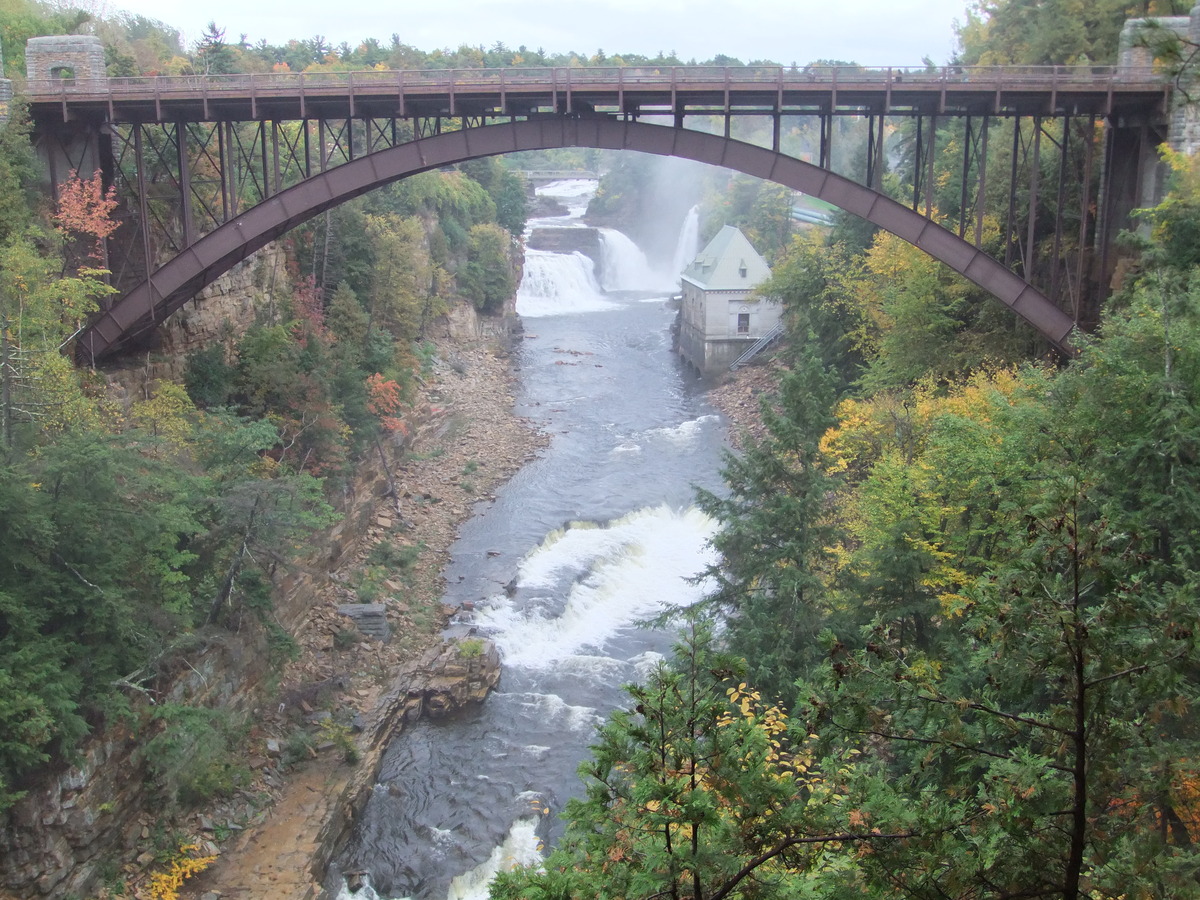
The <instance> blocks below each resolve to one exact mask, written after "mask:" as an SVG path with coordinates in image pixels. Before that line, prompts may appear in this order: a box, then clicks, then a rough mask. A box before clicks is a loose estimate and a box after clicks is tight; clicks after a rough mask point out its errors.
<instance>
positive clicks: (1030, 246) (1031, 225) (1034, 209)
mask: <svg viewBox="0 0 1200 900" xmlns="http://www.w3.org/2000/svg"><path fill="white" fill-rule="evenodd" d="M1041 179H1042V117H1041V116H1035V117H1034V119H1033V162H1032V163H1030V166H1029V221H1028V222H1027V223H1026V227H1025V235H1026V237H1025V280H1026V281H1028V282H1032V281H1033V264H1034V262H1035V260H1036V247H1035V246H1034V237H1035V236H1036V234H1037V214H1038V191H1039V190H1040V189H1041Z"/></svg>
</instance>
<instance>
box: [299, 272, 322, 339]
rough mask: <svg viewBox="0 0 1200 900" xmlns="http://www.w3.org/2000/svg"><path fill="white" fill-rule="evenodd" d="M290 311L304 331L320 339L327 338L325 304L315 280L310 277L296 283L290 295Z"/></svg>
mask: <svg viewBox="0 0 1200 900" xmlns="http://www.w3.org/2000/svg"><path fill="white" fill-rule="evenodd" d="M292 309H293V310H294V311H295V313H296V318H297V319H299V320H300V322H301V323H302V325H303V326H304V331H306V332H307V333H309V334H315V335H317V336H318V337H320V338H325V337H326V336H327V331H326V328H325V304H324V302H323V299H322V297H321V289H320V288H318V287H317V280H316V279H315V278H313V277H312V276H311V275H310V276H308V277H306V278H301V279H300V280H299V281H297V282H296V290H295V291H294V292H293V294H292Z"/></svg>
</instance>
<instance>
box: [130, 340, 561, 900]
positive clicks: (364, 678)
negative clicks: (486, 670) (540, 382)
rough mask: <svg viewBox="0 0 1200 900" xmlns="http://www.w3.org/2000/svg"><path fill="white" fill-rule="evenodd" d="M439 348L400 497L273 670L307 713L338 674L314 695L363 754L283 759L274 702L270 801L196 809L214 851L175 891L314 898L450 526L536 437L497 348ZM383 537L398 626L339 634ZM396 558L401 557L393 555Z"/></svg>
mask: <svg viewBox="0 0 1200 900" xmlns="http://www.w3.org/2000/svg"><path fill="white" fill-rule="evenodd" d="M443 353H444V356H443V359H442V361H441V363H440V364H439V365H438V366H436V367H435V371H434V372H433V373H432V374H431V375H430V376H429V377H428V378H426V387H425V389H424V391H423V397H422V401H421V402H422V404H424V406H425V409H424V410H423V411H424V414H425V415H424V416H423V418H424V421H425V424H424V425H423V426H422V433H421V435H419V437H418V440H417V441H416V444H415V446H414V447H413V451H412V452H410V453H409V454H408V455H407V456H406V458H405V459H404V460H402V461H401V462H400V464H399V465H397V466H396V468H395V469H394V471H393V475H394V479H395V482H396V487H397V493H398V500H399V503H398V504H397V503H396V501H394V500H391V499H389V500H386V501H381V502H380V504H379V505H378V507H377V509H376V513H375V516H374V521H373V524H372V525H371V526H370V528H369V530H368V532H367V534H366V535H365V536H364V538H363V539H362V541H361V545H360V547H359V551H358V553H357V554H356V555H355V559H354V561H353V562H352V563H350V564H349V565H347V566H346V567H345V568H344V569H343V570H342V571H341V572H338V573H334V576H333V579H334V580H333V581H332V582H331V584H330V585H329V587H328V588H327V589H326V590H325V591H323V593H322V600H321V602H320V604H319V605H318V606H317V607H315V608H314V609H313V610H312V611H311V612H310V615H309V618H308V621H307V623H306V627H305V628H304V630H303V631H302V633H301V634H299V635H297V636H296V639H297V642H298V644H299V646H300V648H301V655H300V657H299V659H297V660H296V661H295V662H294V663H292V664H290V665H289V666H288V667H287V669H286V670H285V671H284V673H283V677H282V682H281V684H282V687H281V689H280V695H281V696H283V697H285V698H290V701H291V703H292V704H293V706H298V707H299V709H300V711H301V712H302V713H303V711H304V710H308V713H309V714H310V715H313V714H315V715H319V714H320V713H319V712H316V713H314V709H316V708H317V706H318V698H317V695H315V694H313V692H312V686H314V685H318V686H328V685H331V684H332V685H335V686H336V692H335V696H334V698H333V699H332V700H331V699H330V698H329V696H325V697H323V698H321V700H320V704H321V705H323V706H325V707H328V706H330V705H331V704H336V706H337V708H338V715H339V717H344V716H345V715H347V714H352V713H354V712H357V713H358V714H359V715H360V716H361V717H362V718H363V719H364V720H367V721H368V724H367V725H366V727H365V729H364V730H363V732H362V734H361V735H360V736H359V738H358V744H359V747H358V750H357V752H358V753H359V754H360V756H361V759H360V761H359V762H358V763H357V764H356V765H351V764H348V763H346V762H344V761H343V759H342V755H341V751H342V750H343V749H344V748H342V747H338V746H330V743H331V742H329V741H326V742H325V744H326V746H324V747H321V748H309V749H308V755H309V756H310V757H312V758H310V759H308V760H306V761H302V762H300V763H299V764H294V765H292V766H284V765H282V764H281V761H280V759H279V757H280V756H281V755H283V754H285V751H286V747H285V745H286V744H287V740H288V739H287V729H288V727H289V719H288V718H287V715H286V713H287V712H288V710H287V709H285V706H286V704H285V703H281V704H280V708H279V711H278V713H275V712H274V711H273V713H272V715H271V716H268V717H267V718H266V719H265V720H264V721H262V722H259V723H257V725H256V731H257V743H258V744H259V745H260V747H261V749H262V756H260V757H256V758H255V759H252V760H251V761H250V763H251V766H252V767H254V768H255V769H256V771H257V772H258V777H257V779H256V784H255V786H254V789H253V790H251V791H245V792H242V794H243V795H245V796H246V797H251V796H253V797H258V798H260V800H261V798H264V797H269V801H268V802H267V803H265V804H262V803H259V804H254V805H250V806H248V805H247V803H246V802H245V800H244V799H243V801H241V805H238V801H237V800H236V799H235V801H234V802H233V803H232V804H227V805H226V807H222V808H217V809H214V810H209V811H206V813H205V814H203V815H199V814H198V815H197V816H195V817H194V819H193V824H194V825H195V826H196V829H195V830H196V831H197V833H199V835H200V836H201V838H202V839H203V840H204V841H207V843H202V846H203V847H206V848H207V849H209V850H211V849H218V850H219V857H218V859H217V861H216V862H215V863H214V864H213V865H212V866H211V867H210V868H209V869H208V870H207V871H206V872H204V873H202V874H201V875H199V876H197V877H195V878H194V879H192V880H191V881H189V882H188V883H187V885H186V886H185V887H184V889H183V890H182V891H181V892H180V896H181V897H184V898H202V900H216V898H221V900H234V898H245V900H250V898H254V900H292V898H295V900H299V898H309V897H315V896H317V894H318V893H319V891H320V885H319V884H317V883H316V882H315V881H314V877H313V872H314V868H316V869H323V868H324V861H323V853H324V852H326V850H327V845H328V843H329V842H330V841H329V838H328V835H329V833H330V831H331V830H336V827H337V823H339V822H340V821H342V817H344V816H346V815H348V810H347V809H345V808H344V805H345V804H346V802H347V801H346V800H345V799H344V798H346V797H348V796H353V795H354V794H355V793H356V791H357V789H358V787H360V786H361V785H362V784H364V783H365V784H367V785H369V783H370V782H371V781H373V773H374V767H375V765H376V763H377V761H378V756H379V755H380V754H381V753H382V750H383V748H382V746H369V744H370V742H371V740H372V736H373V735H375V736H377V735H378V734H379V732H378V731H377V729H376V727H375V726H376V725H377V724H378V722H375V721H371V720H372V717H374V719H379V718H380V717H382V716H383V715H384V713H383V712H382V711H381V709H380V703H381V701H382V700H383V699H384V698H385V694H387V693H388V689H389V688H391V687H392V686H393V682H394V681H395V679H396V673H397V672H398V671H402V670H404V669H405V668H406V667H411V666H412V665H413V664H414V660H416V659H418V658H419V657H420V656H422V654H423V653H424V651H426V650H427V649H428V648H429V647H431V646H434V645H438V644H440V643H441V637H440V633H441V629H442V627H443V625H444V623H445V618H446V615H447V613H448V612H449V611H448V610H445V609H443V608H442V606H441V603H440V598H441V595H442V588H443V583H442V578H441V573H442V571H443V569H444V567H445V564H446V562H447V561H448V559H449V554H448V550H449V547H450V545H451V544H452V542H453V541H454V539H455V536H456V534H457V531H458V527H459V525H461V524H462V522H464V521H465V520H466V519H467V518H469V517H470V516H471V514H472V512H473V508H474V506H475V504H476V503H477V502H479V501H481V500H487V499H490V498H492V497H493V495H492V493H491V492H492V491H494V490H495V489H496V487H498V486H499V485H500V484H501V483H502V482H504V481H505V480H507V479H508V478H509V477H510V476H511V475H512V474H513V473H514V472H515V471H517V469H519V468H520V467H521V466H522V465H523V464H524V463H525V461H527V460H528V459H529V458H530V456H532V455H533V453H534V452H535V451H536V449H537V448H538V447H539V446H540V445H541V444H542V439H541V436H540V435H538V434H537V433H536V432H535V431H534V429H533V428H532V426H531V425H530V424H529V423H527V422H525V421H524V420H521V419H519V418H517V417H516V416H515V415H514V414H513V411H512V410H513V402H514V399H513V396H512V390H513V382H514V379H513V376H512V373H511V370H510V363H509V360H508V359H507V358H506V356H505V355H504V354H502V353H500V352H498V351H496V350H494V349H489V348H486V347H483V346H478V347H472V348H468V349H463V348H461V347H457V346H452V347H450V348H445V349H444V350H443ZM383 543H387V544H391V545H392V547H394V548H395V550H396V552H397V553H399V554H400V556H402V557H403V558H404V559H406V560H409V561H408V562H407V563H406V564H405V565H404V567H403V570H402V572H401V573H400V574H399V575H397V577H396V578H395V579H392V578H388V579H386V580H385V581H384V582H383V584H382V585H375V586H374V587H376V588H380V589H381V590H382V591H384V592H387V593H391V594H399V595H400V596H401V597H402V598H403V599H398V598H395V597H388V598H386V599H385V600H384V602H385V603H386V605H387V619H388V622H389V624H390V625H391V627H392V631H393V635H394V637H393V639H392V640H391V641H390V642H388V643H387V644H381V643H379V642H376V641H366V640H361V641H355V642H353V643H350V642H349V641H348V640H347V639H346V637H345V635H346V634H347V620H346V618H345V617H343V616H341V615H339V614H338V612H337V606H338V605H339V604H341V603H345V602H347V601H348V600H352V599H354V595H355V588H356V587H357V589H358V591H359V592H363V591H365V590H366V589H367V587H369V586H371V585H369V584H365V583H364V580H363V578H362V575H361V573H362V570H363V568H364V566H367V565H369V564H370V563H371V561H372V559H378V558H379V556H380V553H379V551H378V549H377V548H378V546H379V545H380V544H383ZM373 550H374V551H375V553H374V555H372V551H373ZM392 558H393V559H395V558H400V557H397V556H395V555H394V554H393V556H392ZM358 599H362V598H361V597H359V598H358ZM343 644H345V645H346V646H342V645H343ZM291 721H293V722H294V718H293V719H292V720H291ZM268 741H272V742H274V743H268ZM364 744H366V745H368V746H364ZM247 814H248V815H247ZM239 818H241V819H244V820H245V821H244V822H239V821H238V819H239ZM225 834H230V836H229V837H227V838H226V840H225V841H224V843H223V844H222V845H220V846H219V847H217V846H216V843H217V842H216V841H215V838H216V837H217V836H218V835H222V836H223V835H225ZM145 896H149V895H148V894H145Z"/></svg>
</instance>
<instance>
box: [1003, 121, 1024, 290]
mask: <svg viewBox="0 0 1200 900" xmlns="http://www.w3.org/2000/svg"><path fill="white" fill-rule="evenodd" d="M1012 122H1013V142H1012V168H1011V171H1010V172H1009V175H1008V219H1007V221H1006V222H1005V225H1004V265H1006V266H1011V265H1012V251H1013V246H1012V245H1013V229H1014V228H1015V226H1016V217H1017V161H1018V155H1019V154H1020V152H1021V119H1020V117H1019V116H1014V117H1013V120H1012Z"/></svg>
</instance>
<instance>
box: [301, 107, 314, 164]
mask: <svg viewBox="0 0 1200 900" xmlns="http://www.w3.org/2000/svg"><path fill="white" fill-rule="evenodd" d="M300 128H301V133H302V134H303V135H304V177H305V178H312V147H311V146H310V142H309V134H308V119H306V118H305V119H301V120H300Z"/></svg>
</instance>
